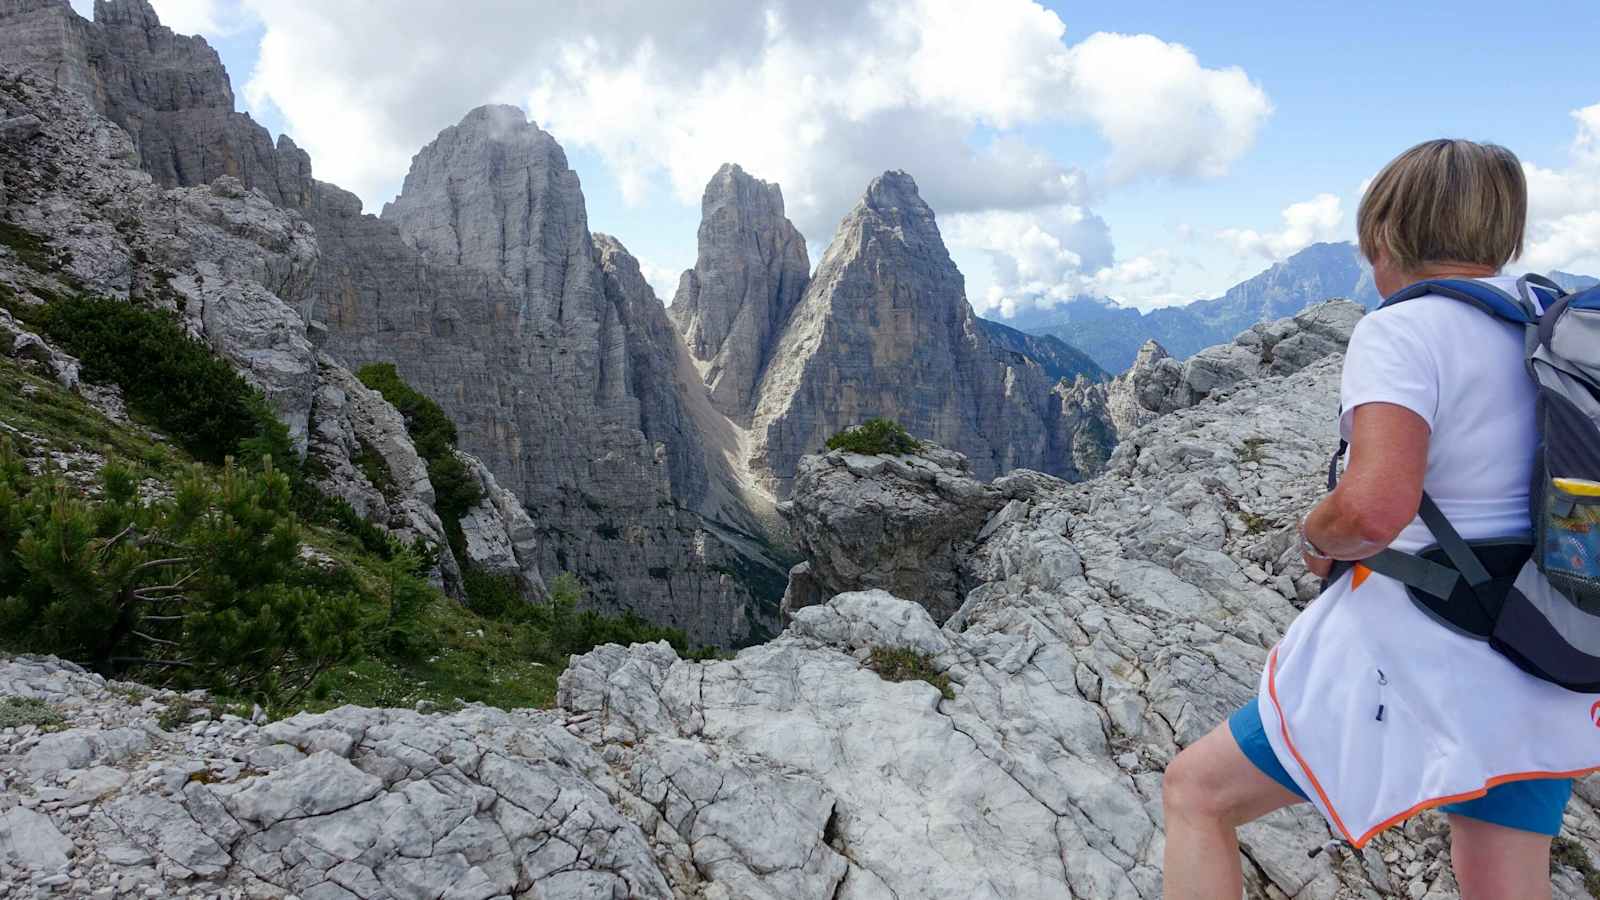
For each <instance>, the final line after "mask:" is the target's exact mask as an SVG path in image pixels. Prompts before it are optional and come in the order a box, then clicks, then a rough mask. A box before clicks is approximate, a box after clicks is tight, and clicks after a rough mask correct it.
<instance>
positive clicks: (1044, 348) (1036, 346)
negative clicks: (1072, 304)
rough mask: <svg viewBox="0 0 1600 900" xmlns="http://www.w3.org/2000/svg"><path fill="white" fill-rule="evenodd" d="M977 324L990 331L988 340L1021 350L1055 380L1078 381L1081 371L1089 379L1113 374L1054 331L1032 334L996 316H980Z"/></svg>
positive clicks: (1101, 379)
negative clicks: (993, 317) (991, 317)
mask: <svg viewBox="0 0 1600 900" xmlns="http://www.w3.org/2000/svg"><path fill="white" fill-rule="evenodd" d="M978 327H980V328H982V329H983V330H984V331H985V332H986V333H987V334H988V335H989V340H990V341H991V342H993V343H994V344H995V345H996V346H999V347H1003V348H1005V349H1006V350H1009V351H1011V352H1012V353H1020V354H1022V355H1023V356H1026V357H1029V358H1030V359H1032V360H1034V361H1035V362H1037V363H1038V364H1039V365H1040V366H1042V367H1044V372H1045V374H1046V375H1048V376H1050V379H1051V380H1052V381H1056V380H1059V379H1062V378H1065V379H1067V380H1068V381H1076V380H1077V379H1078V376H1079V375H1082V376H1084V377H1085V378H1088V379H1089V380H1090V381H1106V380H1108V379H1110V378H1111V375H1110V373H1108V372H1106V370H1105V369H1104V368H1102V367H1101V366H1100V365H1099V364H1098V363H1096V362H1095V361H1094V360H1093V359H1091V358H1090V357H1089V354H1087V353H1084V352H1083V351H1082V350H1079V349H1078V348H1077V347H1074V346H1072V345H1071V344H1069V343H1067V342H1066V341H1063V340H1062V339H1060V338H1058V337H1056V336H1055V335H1052V334H1029V333H1027V332H1026V331H1018V330H1017V329H1015V328H1012V327H1011V326H1009V325H1005V324H1002V323H1000V322H996V321H994V320H993V319H983V318H980V319H978Z"/></svg>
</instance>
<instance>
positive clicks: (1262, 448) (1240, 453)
mask: <svg viewBox="0 0 1600 900" xmlns="http://www.w3.org/2000/svg"><path fill="white" fill-rule="evenodd" d="M1271 443H1272V441H1271V440H1269V439H1267V438H1263V437H1250V438H1245V439H1244V445H1243V446H1241V447H1239V448H1238V449H1236V450H1234V451H1233V455H1234V457H1235V458H1236V459H1238V460H1239V462H1240V463H1263V462H1266V461H1267V453H1266V448H1267V445H1269V444H1271Z"/></svg>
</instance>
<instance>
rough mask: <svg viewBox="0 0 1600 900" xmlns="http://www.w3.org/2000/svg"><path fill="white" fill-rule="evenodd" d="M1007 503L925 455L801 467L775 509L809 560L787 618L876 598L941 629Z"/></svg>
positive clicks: (966, 473) (938, 451)
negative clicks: (815, 606)
mask: <svg viewBox="0 0 1600 900" xmlns="http://www.w3.org/2000/svg"><path fill="white" fill-rule="evenodd" d="M1007 499H1009V498H1008V497H1007V495H1006V493H1005V492H1004V491H1002V490H1000V489H998V488H996V487H995V486H993V485H989V484H985V483H983V482H979V481H975V480H974V479H973V478H972V472H971V466H970V465H969V464H968V462H967V459H966V457H964V456H962V455H961V454H959V453H955V452H953V451H949V450H945V449H942V448H940V447H936V446H932V445H927V446H924V448H923V449H922V450H920V451H918V452H916V453H912V454H905V455H900V456H895V455H890V454H881V455H877V456H863V455H861V454H857V453H846V452H843V451H837V450H836V451H833V452H831V453H828V454H825V455H822V456H807V457H805V458H804V459H802V460H801V461H800V471H799V473H798V474H797V475H796V476H795V483H794V493H793V494H792V495H791V496H790V499H789V500H788V501H787V502H785V503H784V504H783V505H782V506H780V507H779V509H780V511H781V512H782V513H783V514H784V518H785V519H786V520H787V521H788V522H789V527H790V529H791V530H792V531H793V533H794V536H795V541H796V543H797V544H798V545H799V548H800V552H801V554H803V555H804V556H805V557H806V562H805V563H804V564H803V565H805V566H806V569H805V571H804V572H803V573H801V578H802V579H803V582H802V586H800V587H795V588H793V589H792V590H791V591H790V595H789V596H788V597H786V598H785V599H786V603H785V606H784V613H785V614H786V615H787V614H792V613H793V612H794V610H795V609H798V608H800V607H802V606H808V605H811V604H812V603H816V602H823V601H826V600H827V599H828V598H830V597H832V596H833V595H835V594H841V593H845V592H847V591H860V590H867V589H870V588H879V589H882V590H886V591H889V592H890V593H892V594H895V595H896V596H900V597H913V598H915V599H916V602H918V603H921V604H922V605H923V606H925V607H926V608H927V609H928V612H929V613H930V614H931V615H932V616H933V618H934V621H936V622H943V621H944V620H945V619H947V618H949V617H950V615H951V614H952V613H954V612H955V611H956V608H957V607H959V606H960V605H961V602H962V600H964V599H965V598H966V595H967V591H968V590H970V589H971V588H972V586H973V582H972V579H971V578H970V576H969V575H967V574H966V573H964V572H963V571H962V570H963V566H964V563H965V560H966V558H967V556H968V554H969V553H970V552H971V549H972V546H973V544H974V543H976V541H977V539H978V532H979V531H980V530H982V528H983V525H984V523H985V522H987V521H988V519H989V516H990V515H992V514H993V513H994V512H995V511H996V510H998V509H999V508H1000V507H1001V506H1003V505H1005V502H1006V500H1007ZM792 578H793V576H792V575H791V579H792Z"/></svg>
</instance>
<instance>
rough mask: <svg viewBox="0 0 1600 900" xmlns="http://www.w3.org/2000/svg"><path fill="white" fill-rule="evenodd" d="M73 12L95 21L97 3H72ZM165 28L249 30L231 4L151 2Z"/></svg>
mask: <svg viewBox="0 0 1600 900" xmlns="http://www.w3.org/2000/svg"><path fill="white" fill-rule="evenodd" d="M71 3H72V9H73V11H74V12H76V13H77V14H78V15H80V16H83V17H84V18H85V19H93V18H94V0H71ZM150 5H151V7H153V8H154V9H155V11H156V15H157V16H159V17H160V18H161V24H163V25H165V26H167V27H168V28H171V29H172V30H173V31H176V32H177V33H179V34H203V35H207V36H224V35H230V34H237V33H238V32H240V31H242V30H243V29H244V27H245V22H244V18H245V14H244V11H243V10H242V9H240V8H238V7H237V6H236V5H234V3H233V2H231V0H150Z"/></svg>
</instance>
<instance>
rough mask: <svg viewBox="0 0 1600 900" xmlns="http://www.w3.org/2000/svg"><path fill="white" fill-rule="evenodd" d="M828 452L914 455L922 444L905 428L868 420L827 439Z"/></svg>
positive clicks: (884, 421)
mask: <svg viewBox="0 0 1600 900" xmlns="http://www.w3.org/2000/svg"><path fill="white" fill-rule="evenodd" d="M828 449H829V450H846V451H849V452H850V453H865V454H876V453H890V454H901V453H915V452H917V451H918V450H921V449H922V442H921V441H919V440H917V439H916V438H914V437H912V436H911V432H909V431H906V429H905V426H903V425H901V424H900V423H899V422H895V421H893V420H891V419H868V420H867V421H865V422H863V423H861V424H860V425H857V426H856V427H854V428H846V429H845V430H844V431H841V432H839V433H838V434H836V435H834V436H833V437H831V438H828Z"/></svg>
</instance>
